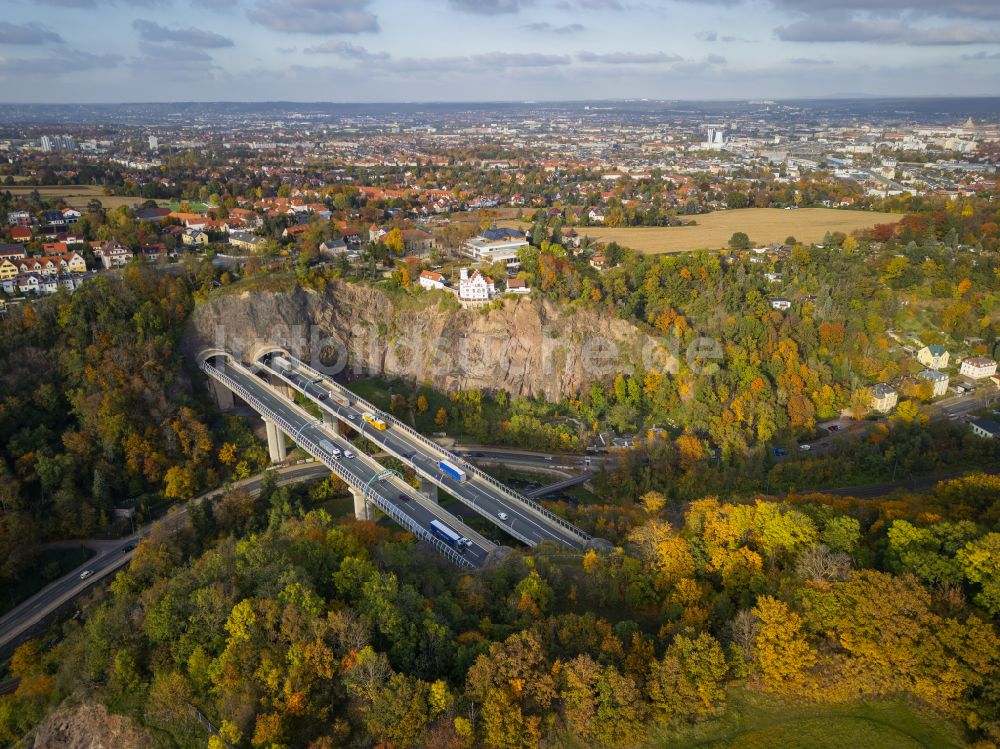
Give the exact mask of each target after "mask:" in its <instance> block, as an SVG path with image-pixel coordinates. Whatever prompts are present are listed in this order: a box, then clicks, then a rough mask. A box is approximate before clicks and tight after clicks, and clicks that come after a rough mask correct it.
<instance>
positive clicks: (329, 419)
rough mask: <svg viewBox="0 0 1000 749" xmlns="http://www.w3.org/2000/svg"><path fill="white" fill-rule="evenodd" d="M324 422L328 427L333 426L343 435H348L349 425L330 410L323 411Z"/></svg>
mask: <svg viewBox="0 0 1000 749" xmlns="http://www.w3.org/2000/svg"><path fill="white" fill-rule="evenodd" d="M323 423H324V424H325V425H326V426H328V427H333V430H334V431H335V432H336V433H337V434H339V435H340V436H341V437H346V436H347V431H348V429H347V425H346V424H344V422H342V421H341V420H340V419H338V418H337V417H336V416H334V415H333V414H332V413H330V412H329V411H323Z"/></svg>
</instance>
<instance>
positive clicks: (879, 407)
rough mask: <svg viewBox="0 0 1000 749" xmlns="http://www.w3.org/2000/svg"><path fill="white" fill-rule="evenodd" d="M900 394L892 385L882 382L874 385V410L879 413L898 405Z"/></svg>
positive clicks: (872, 403) (872, 404)
mask: <svg viewBox="0 0 1000 749" xmlns="http://www.w3.org/2000/svg"><path fill="white" fill-rule="evenodd" d="M898 401H899V395H898V394H897V393H896V391H895V389H893V387H892V386H891V385H888V384H886V383H884V382H880V383H878V384H877V385H875V386H874V387H872V401H871V407H872V410H874V411H878V412H879V413H888V412H889V411H891V410H892V409H894V408H895V407H896V403H897V402H898Z"/></svg>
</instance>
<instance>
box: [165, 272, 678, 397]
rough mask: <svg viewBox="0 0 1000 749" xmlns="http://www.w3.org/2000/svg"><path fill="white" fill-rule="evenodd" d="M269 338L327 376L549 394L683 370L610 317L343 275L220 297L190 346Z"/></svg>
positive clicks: (656, 345)
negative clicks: (461, 299)
mask: <svg viewBox="0 0 1000 749" xmlns="http://www.w3.org/2000/svg"><path fill="white" fill-rule="evenodd" d="M263 343H272V344H275V345H280V346H282V347H283V348H286V349H287V350H288V351H290V352H291V353H292V354H294V355H295V356H297V357H299V358H300V359H302V360H303V361H306V362H309V363H310V364H312V365H313V366H314V367H316V368H317V369H320V368H321V367H325V368H326V369H325V371H327V372H331V371H337V370H344V369H347V370H349V371H351V372H353V373H355V374H359V375H360V374H377V375H386V376H391V377H400V378H404V379H407V380H411V381H414V382H417V383H422V384H428V385H431V386H433V387H434V388H436V389H439V390H442V391H445V392H447V391H450V390H453V389H456V388H458V389H469V388H482V389H484V390H491V391H497V390H504V391H506V392H508V393H509V394H511V395H515V396H518V395H530V396H543V397H545V398H547V399H549V400H558V399H559V398H561V397H564V396H572V395H577V394H579V393H581V392H582V391H584V390H586V389H587V388H589V387H590V385H591V384H592V383H594V382H598V381H604V380H606V379H608V378H609V377H613V376H614V375H615V374H617V373H619V372H628V371H631V370H632V368H634V367H635V366H636V365H638V364H640V363H642V364H644V365H645V366H646V367H655V368H657V369H660V370H661V371H670V372H674V371H676V360H675V359H674V357H673V356H671V355H670V353H669V352H668V351H667V350H666V349H665V348H664V347H663V346H662V345H661V343H662V342H661V341H658V340H656V339H655V338H653V337H652V336H650V335H649V334H647V333H646V332H644V331H643V330H640V329H639V328H638V327H637V326H636V325H633V324H632V323H629V322H627V321H623V320H618V319H616V318H613V317H610V316H608V315H606V314H604V313H599V312H594V311H591V310H580V309H576V308H573V307H563V306H558V305H555V304H553V303H551V302H548V301H545V300H542V299H538V298H519V299H510V298H508V299H505V300H504V305H503V309H498V310H491V311H489V312H483V311H482V310H480V309H463V308H460V307H459V306H458V305H457V303H456V302H455V301H454V300H452V299H448V298H446V297H444V296H443V292H442V293H435V294H418V295H414V296H409V295H404V294H399V295H393V296H389V295H387V294H386V293H383V292H382V291H380V290H378V289H375V288H372V287H369V286H364V285H358V284H349V283H343V282H336V283H332V284H330V285H329V286H328V287H327V289H326V291H325V292H323V293H319V292H315V291H311V290H306V289H302V288H298V287H296V288H294V289H292V290H290V291H279V292H243V293H232V294H229V295H221V296H218V297H215V298H214V299H212V300H210V301H208V302H206V303H204V304H201V305H199V306H198V308H197V309H196V311H195V313H194V316H193V318H192V322H191V326H190V328H189V330H188V331H187V335H186V340H185V349H186V351H187V352H188V353H189V354H192V355H194V354H196V353H197V352H198V351H200V350H202V349H204V348H209V347H220V348H226V349H228V350H229V351H231V352H233V353H235V354H237V355H238V356H241V357H242V358H248V357H249V355H250V352H252V351H253V350H254V349H255V347H259V346H260V345H261V344H263Z"/></svg>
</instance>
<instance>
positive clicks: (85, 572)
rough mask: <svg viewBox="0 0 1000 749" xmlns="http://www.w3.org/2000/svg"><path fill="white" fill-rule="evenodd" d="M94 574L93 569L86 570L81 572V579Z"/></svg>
mask: <svg viewBox="0 0 1000 749" xmlns="http://www.w3.org/2000/svg"><path fill="white" fill-rule="evenodd" d="M93 574H94V571H93V570H84V571H83V572H81V573H80V579H81V580H86V579H87V578H88V577H90V576H91V575H93Z"/></svg>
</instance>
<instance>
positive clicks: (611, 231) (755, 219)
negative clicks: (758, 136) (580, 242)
mask: <svg viewBox="0 0 1000 749" xmlns="http://www.w3.org/2000/svg"><path fill="white" fill-rule="evenodd" d="M691 218H693V219H694V220H695V221H697V222H698V225H697V226H653V227H627V228H608V227H602V226H588V227H579V228H578V229H577V231H578V232H579V233H580V235H581V236H584V235H586V236H589V237H590V238H591V239H595V240H598V241H600V242H617V243H618V244H620V245H622V246H624V247H631V248H632V249H634V250H638V251H639V252H645V253H650V254H657V253H662V252H689V251H691V250H718V249H721V248H723V247H726V246H727V245H728V242H729V238H730V237H732V236H733V233H734V232H738V231H742V232H746V233H747V234H748V235H749V236H750V241H751V242H752V243H755V244H770V243H772V242H784V241H785V239H786V238H787V237H795V238H796V239H797V240H798V241H800V242H820V241H822V239H823V237H824V236H825V235H826V233H827V232H835V231H842V232H844V233H845V234H850V233H851V232H853V231H857V230H858V229H868V228H871V227H872V226H874V225H875V224H890V223H895V222H897V221H899V220H900V219H901V218H902V216H901V215H897V214H894V213H874V212H871V211H849V210H840V209H837V208H799V209H797V210H793V211H786V210H784V209H782V208H741V209H737V210H732V211H716V212H715V213H706V214H704V215H701V216H691Z"/></svg>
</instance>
